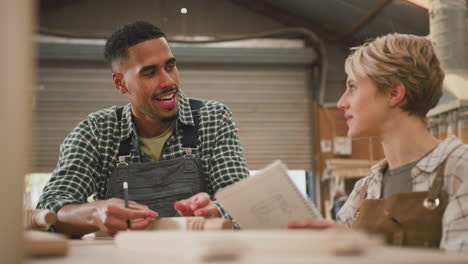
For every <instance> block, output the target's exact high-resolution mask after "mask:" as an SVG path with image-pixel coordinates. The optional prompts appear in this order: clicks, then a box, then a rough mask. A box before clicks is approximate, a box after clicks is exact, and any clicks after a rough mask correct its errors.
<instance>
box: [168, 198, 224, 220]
mask: <svg viewBox="0 0 468 264" xmlns="http://www.w3.org/2000/svg"><path fill="white" fill-rule="evenodd" d="M174 209H176V210H177V212H178V213H179V214H180V215H181V216H202V217H206V218H208V217H219V216H220V215H219V212H218V208H216V205H215V204H214V203H213V202H212V201H211V199H210V196H209V195H208V194H207V193H205V192H201V193H197V194H195V195H194V196H192V197H190V198H188V199H185V200H180V201H178V202H176V203H175V204H174Z"/></svg>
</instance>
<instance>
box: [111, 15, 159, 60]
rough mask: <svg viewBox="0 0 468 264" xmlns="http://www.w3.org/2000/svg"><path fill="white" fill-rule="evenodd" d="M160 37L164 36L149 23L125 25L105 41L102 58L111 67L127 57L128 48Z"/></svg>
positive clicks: (140, 22)
mask: <svg viewBox="0 0 468 264" xmlns="http://www.w3.org/2000/svg"><path fill="white" fill-rule="evenodd" d="M162 37H164V38H165V37H166V34H164V32H162V31H161V29H160V28H158V27H156V26H155V25H153V24H151V23H148V22H145V21H137V22H134V23H131V24H127V25H125V26H123V27H122V28H120V29H118V30H117V31H115V32H114V33H112V35H111V36H110V37H109V38H108V39H107V41H106V45H105V47H104V58H105V60H106V62H107V63H108V64H109V65H110V66H111V67H112V63H113V62H114V61H115V60H117V59H120V58H126V57H127V50H128V48H130V47H132V46H134V45H136V44H138V43H140V42H143V41H146V40H150V39H155V38H162Z"/></svg>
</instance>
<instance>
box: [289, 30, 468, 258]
mask: <svg viewBox="0 0 468 264" xmlns="http://www.w3.org/2000/svg"><path fill="white" fill-rule="evenodd" d="M345 70H346V73H347V74H348V79H347V82H346V91H345V93H344V94H343V95H342V97H341V98H340V100H339V101H338V107H339V108H341V109H343V110H344V116H345V118H346V122H347V125H348V128H349V129H348V136H349V137H351V138H355V137H364V136H372V137H377V138H378V139H379V141H380V142H381V144H382V147H383V150H384V154H385V160H383V161H381V162H379V163H378V164H376V165H375V166H373V167H372V169H371V171H372V173H371V175H370V176H367V177H365V178H363V179H361V180H360V181H358V182H357V183H356V185H355V187H354V190H353V192H352V193H351V195H350V196H349V198H348V200H347V202H346V203H345V204H344V206H343V207H342V209H341V210H340V212H339V213H338V216H337V219H338V220H337V222H334V221H331V220H319V219H301V220H297V221H293V222H291V223H290V224H289V227H290V228H330V227H342V226H347V227H351V228H355V229H363V230H366V231H369V232H374V233H380V234H383V235H384V236H385V238H386V240H387V242H388V243H390V244H393V245H405V246H425V247H440V248H442V249H449V250H465V251H468V146H467V145H464V144H463V143H462V142H461V141H460V140H459V139H458V138H456V137H454V136H452V137H449V138H447V139H445V140H443V141H440V140H438V139H436V138H434V137H432V136H431V135H430V134H429V132H428V129H427V124H426V122H425V117H426V114H427V112H428V111H429V110H430V109H431V108H433V107H434V106H435V105H436V104H437V102H438V101H439V99H440V97H441V95H442V81H443V78H444V73H443V71H442V69H441V68H440V64H439V60H438V59H437V57H436V55H435V53H434V49H433V47H432V45H431V42H430V41H429V40H427V39H426V38H424V37H419V36H414V35H405V34H390V35H386V36H383V37H379V38H377V39H375V40H374V41H372V42H369V43H366V44H364V45H363V46H361V47H357V48H354V52H353V53H352V54H351V55H350V56H349V57H348V58H347V60H346V63H345ZM467 88H468V87H467Z"/></svg>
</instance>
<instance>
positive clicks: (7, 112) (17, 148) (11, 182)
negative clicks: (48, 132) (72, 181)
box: [0, 0, 35, 263]
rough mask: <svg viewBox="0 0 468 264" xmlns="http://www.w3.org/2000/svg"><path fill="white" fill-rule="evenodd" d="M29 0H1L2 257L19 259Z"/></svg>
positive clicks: (29, 72)
mask: <svg viewBox="0 0 468 264" xmlns="http://www.w3.org/2000/svg"><path fill="white" fill-rule="evenodd" d="M34 3H35V1H32V0H2V1H0V33H1V35H2V38H1V41H0V58H1V60H0V81H1V82H0V83H1V86H0V89H1V97H0V123H1V124H2V129H0V138H1V141H2V143H1V148H0V170H1V173H0V181H1V182H0V204H1V205H0V213H1V215H2V217H0V234H1V235H0V256H1V262H2V263H21V262H22V254H23V253H22V252H23V250H22V249H23V236H22V229H23V221H22V213H23V193H24V175H25V174H26V172H27V169H28V165H27V164H28V162H29V160H30V159H29V153H30V152H31V151H30V146H31V140H30V133H31V113H32V111H31V110H32V107H31V106H32V101H31V90H32V76H33V60H34V55H33V43H32V31H33V21H34V20H33V6H34Z"/></svg>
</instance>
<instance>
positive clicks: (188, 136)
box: [116, 98, 205, 157]
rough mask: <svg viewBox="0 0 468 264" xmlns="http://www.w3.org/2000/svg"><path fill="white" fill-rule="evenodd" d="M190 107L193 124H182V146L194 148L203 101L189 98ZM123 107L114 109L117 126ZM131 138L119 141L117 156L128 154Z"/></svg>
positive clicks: (120, 120)
mask: <svg viewBox="0 0 468 264" xmlns="http://www.w3.org/2000/svg"><path fill="white" fill-rule="evenodd" d="M189 102H190V109H191V110H192V117H193V122H194V126H186V125H184V126H183V135H182V148H185V149H196V148H197V141H198V127H199V124H200V108H202V106H203V105H204V104H205V102H204V101H202V100H199V99H192V98H190V99H189ZM123 109H124V108H123V107H118V108H117V110H116V114H117V120H118V121H119V126H121V123H122V112H123ZM131 140H132V139H131V138H127V139H126V140H124V141H122V142H120V146H119V153H118V155H117V157H128V156H129V155H130V143H131Z"/></svg>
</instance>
